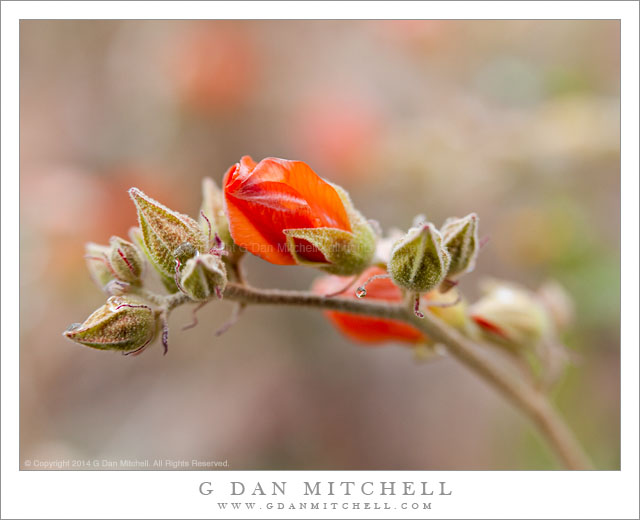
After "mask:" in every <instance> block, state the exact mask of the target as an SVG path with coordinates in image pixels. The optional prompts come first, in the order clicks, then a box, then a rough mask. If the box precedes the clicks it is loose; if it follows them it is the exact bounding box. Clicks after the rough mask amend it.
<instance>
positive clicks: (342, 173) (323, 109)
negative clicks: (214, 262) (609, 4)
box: [20, 20, 620, 470]
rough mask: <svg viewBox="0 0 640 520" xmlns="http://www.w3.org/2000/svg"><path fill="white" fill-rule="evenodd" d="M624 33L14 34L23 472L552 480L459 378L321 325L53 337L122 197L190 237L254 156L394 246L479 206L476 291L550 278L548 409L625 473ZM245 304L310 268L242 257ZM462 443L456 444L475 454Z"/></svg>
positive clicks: (291, 284)
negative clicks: (289, 168) (554, 352)
mask: <svg viewBox="0 0 640 520" xmlns="http://www.w3.org/2000/svg"><path fill="white" fill-rule="evenodd" d="M619 30H620V26H619V23H618V22H616V21H587V20H585V21H533V20H531V21H411V22H406V21H404V22H403V21H202V22H198V21H195V22H194V21H37V20H24V21H22V22H21V30H20V46H21V52H20V89H21V90H20V118H21V121H20V123H21V124H20V144H21V150H20V165H21V171H20V179H21V191H20V219H21V229H20V233H21V240H20V287H21V295H20V296H21V297H20V306H21V308H20V327H21V331H20V339H21V343H20V391H21V393H20V451H21V454H20V456H21V460H25V459H40V460H54V459H100V460H102V459H108V460H110V459H115V460H120V459H124V458H137V459H145V458H148V459H174V460H175V459H187V460H191V459H200V460H225V459H226V460H228V463H229V467H230V468H231V469H237V470H240V469H344V470H347V469H396V470H409V469H412V470H417V469H442V470H455V469H554V468H557V465H556V462H555V460H554V459H553V457H552V455H551V454H550V453H549V452H548V451H547V448H546V447H545V446H544V445H543V444H542V442H541V441H540V439H539V438H538V437H537V435H536V434H535V433H533V430H532V428H531V427H530V425H529V423H528V422H527V421H526V420H525V419H524V418H523V417H521V416H520V415H519V414H518V413H517V412H516V411H515V410H514V409H513V408H512V407H511V405H510V404H509V403H508V402H506V401H505V400H504V399H503V398H502V397H501V396H499V395H497V394H496V393H495V392H494V391H493V390H492V389H490V388H488V387H486V386H485V385H484V383H482V382H481V381H479V380H478V379H477V378H476V377H475V376H473V375H472V374H471V373H469V372H468V371H467V370H466V369H465V368H464V367H462V366H460V365H459V364H458V363H456V362H455V361H454V360H452V359H449V358H443V359H440V360H438V361H434V362H431V363H416V362H415V360H414V358H413V356H412V355H411V352H410V349H406V348H393V346H390V347H389V348H376V349H367V348H359V347H358V346H357V345H356V344H355V343H351V342H350V341H349V340H348V339H346V338H344V337H343V336H341V335H340V334H339V333H338V332H337V331H336V330H335V329H334V328H333V327H332V326H331V325H330V324H329V323H328V322H327V321H326V319H325V317H324V316H323V315H322V313H319V312H316V311H313V310H308V309H295V308H279V307H255V308H249V309H247V310H246V311H245V312H244V314H243V316H242V318H241V320H240V321H239V322H238V323H237V324H236V325H235V326H234V327H233V328H232V329H230V330H229V331H228V332H227V333H226V334H225V335H223V336H221V337H215V336H214V332H215V331H216V330H217V329H218V328H219V327H220V326H221V325H222V324H223V323H224V322H225V321H226V319H227V317H228V315H229V314H230V313H231V310H232V306H231V305H230V304H228V303H226V302H212V303H210V304H209V305H207V306H206V307H205V308H203V309H202V310H201V311H200V312H199V319H200V324H199V326H198V327H197V328H194V329H191V330H187V331H182V330H181V327H182V326H183V325H186V324H188V323H190V322H191V319H192V317H191V309H190V308H188V307H183V308H180V309H177V310H176V311H175V313H174V314H173V315H172V317H171V332H170V346H169V353H168V355H167V356H164V357H163V356H162V349H161V348H160V346H159V345H155V346H153V347H151V348H149V349H148V350H147V351H146V352H145V353H144V355H141V356H137V357H135V358H131V357H124V356H119V355H116V354H113V353H110V352H100V351H95V350H92V349H89V348H83V347H81V346H79V345H77V344H74V343H72V342H70V341H68V340H66V339H65V338H63V336H62V334H61V333H62V331H63V330H64V329H65V328H66V327H67V326H68V325H69V324H70V323H73V322H79V321H82V320H84V319H85V318H86V317H87V316H88V315H89V314H90V313H91V312H92V311H93V310H94V309H96V308H97V307H99V306H100V305H102V303H103V302H104V300H105V295H104V294H102V293H100V292H99V291H98V289H97V288H96V287H94V285H93V284H92V282H91V280H90V278H89V275H88V273H87V272H86V269H85V261H84V258H83V255H84V243H85V242H86V241H94V242H98V243H106V242H107V241H108V239H109V237H110V236H111V235H112V234H118V235H120V236H126V233H127V230H128V229H129V227H130V226H133V225H135V224H136V221H135V211H134V208H133V204H132V203H131V201H130V199H129V197H128V195H127V191H126V190H127V189H128V188H129V187H131V186H136V187H137V188H139V189H141V190H143V191H144V192H145V193H147V194H148V195H149V196H151V197H153V198H155V199H157V200H159V201H161V202H162V203H164V204H166V205H167V206H169V207H171V208H172V209H175V210H177V211H180V212H183V213H188V214H190V215H191V216H193V217H197V214H198V210H199V207H200V182H201V179H202V177H204V176H211V177H213V178H214V179H215V180H216V181H217V182H218V183H219V184H220V183H221V181H222V176H223V174H224V172H225V171H226V170H227V169H228V168H229V166H230V165H232V164H234V163H235V162H237V160H238V158H239V157H242V156H243V155H251V156H253V157H254V158H262V157H270V156H271V157H285V158H289V159H298V160H302V161H305V162H307V163H308V164H309V166H310V167H311V168H312V169H313V170H314V171H316V172H317V173H318V174H319V175H321V176H322V177H324V178H326V179H327V180H329V181H332V182H336V183H338V184H340V185H342V186H343V187H344V188H346V189H348V190H349V192H350V194H351V197H352V198H353V200H354V204H355V206H356V207H357V208H358V209H359V210H360V211H362V213H363V214H364V215H366V216H367V217H369V218H373V219H377V220H378V221H379V222H380V224H381V225H382V227H383V228H384V229H385V230H387V229H389V228H390V227H393V226H396V227H400V228H402V229H407V228H408V227H409V226H410V224H411V221H412V219H413V217H414V216H415V215H416V214H418V213H425V214H426V215H427V216H428V218H429V220H431V221H433V222H435V223H436V224H437V225H440V224H441V223H442V222H443V221H444V219H445V218H446V217H449V216H461V215H466V214H468V213H470V212H472V211H474V212H476V213H478V215H479V216H480V219H481V225H480V231H481V234H482V235H484V236H489V237H490V241H489V243H488V244H487V246H486V247H485V248H484V249H483V250H482V253H481V255H480V259H479V262H478V266H477V269H476V271H475V272H474V273H473V274H471V275H468V276H467V277H465V278H464V280H463V281H462V283H461V285H460V290H461V291H462V293H463V294H464V295H465V298H466V299H467V300H468V301H471V302H472V301H473V300H474V299H476V298H477V296H478V291H477V283H478V281H479V280H480V279H481V278H482V277H483V276H489V275H490V276H494V277H499V278H505V279H511V280H514V281H516V282H519V283H522V284H525V285H529V286H531V287H533V288H535V287H538V286H539V285H540V284H541V283H542V282H544V281H545V280H547V279H548V278H553V279H556V280H558V281H559V282H560V283H561V284H563V285H564V286H565V287H566V288H567V289H568V291H569V292H570V293H571V295H572V296H573V298H574V300H575V302H576V305H577V308H576V322H575V324H574V326H573V328H572V329H571V330H570V332H569V333H568V334H567V336H566V337H565V338H564V339H565V341H566V343H567V345H568V346H569V348H570V349H572V350H573V351H574V352H575V354H576V356H575V358H576V359H577V361H576V363H575V365H574V366H573V367H572V368H571V369H570V370H569V372H568V373H567V375H566V377H565V378H564V379H563V380H562V382H561V383H560V384H559V386H558V388H557V389H556V391H555V398H556V401H557V403H558V405H559V407H560V408H561V410H562V412H563V413H564V414H565V415H566V417H567V418H568V421H569V423H570V424H571V426H572V428H573V429H574V430H575V431H576V434H577V436H578V438H579V439H580V440H581V441H582V442H583V444H584V445H585V447H586V449H587V451H588V452H589V454H590V455H591V456H592V458H593V459H594V462H595V465H596V467H598V468H599V469H617V468H619V467H620V454H619V453H620V440H619V439H620V406H619V405H620V370H619V369H620V335H619V316H620V307H619V290H620V269H619V261H620V255H619V247H620V227H619V210H620V175H619V169H620V165H619V122H620V111H619V89H620V84H619V73H620V61H619V58H620V48H619V38H620V33H619ZM246 268H247V272H248V278H249V281H250V283H252V284H254V285H256V286H260V287H279V288H291V289H308V288H309V287H310V286H311V284H312V282H313V280H314V278H316V277H318V276H320V275H321V273H319V272H317V271H314V270H312V269H306V268H302V267H292V266H277V265H271V264H268V263H267V262H264V261H261V260H260V259H258V258H255V257H252V258H249V259H248V261H247V263H246ZM470 432H471V433H470Z"/></svg>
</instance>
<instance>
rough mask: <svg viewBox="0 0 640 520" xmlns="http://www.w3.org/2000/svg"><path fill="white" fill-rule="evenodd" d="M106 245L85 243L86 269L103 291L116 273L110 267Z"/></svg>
mask: <svg viewBox="0 0 640 520" xmlns="http://www.w3.org/2000/svg"><path fill="white" fill-rule="evenodd" d="M109 252H110V249H109V247H108V246H102V245H100V244H94V243H93V242H89V243H88V244H85V256H84V257H85V259H86V261H87V269H88V270H89V274H90V275H91V279H92V280H93V281H94V282H95V284H96V285H97V286H98V287H99V288H100V289H102V290H103V291H106V290H107V285H108V284H109V282H111V281H112V280H115V279H116V274H115V272H114V271H113V269H112V268H111V264H110V262H109Z"/></svg>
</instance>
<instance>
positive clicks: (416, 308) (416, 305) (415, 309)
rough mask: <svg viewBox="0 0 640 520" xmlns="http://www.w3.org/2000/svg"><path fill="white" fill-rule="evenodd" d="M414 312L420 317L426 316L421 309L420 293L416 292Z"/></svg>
mask: <svg viewBox="0 0 640 520" xmlns="http://www.w3.org/2000/svg"><path fill="white" fill-rule="evenodd" d="M413 313H414V314H415V315H416V316H417V317H418V318H424V314H423V313H422V312H421V311H420V295H419V294H416V295H415V297H414V300H413Z"/></svg>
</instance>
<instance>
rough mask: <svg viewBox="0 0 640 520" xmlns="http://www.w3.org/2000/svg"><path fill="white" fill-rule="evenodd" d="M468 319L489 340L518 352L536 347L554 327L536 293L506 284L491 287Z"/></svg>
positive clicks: (471, 309)
mask: <svg viewBox="0 0 640 520" xmlns="http://www.w3.org/2000/svg"><path fill="white" fill-rule="evenodd" d="M469 315H470V316H471V319H472V320H473V321H474V322H475V323H476V324H477V325H478V326H479V327H480V329H481V331H482V332H483V335H484V336H485V338H486V339H488V340H490V341H492V342H493V343H497V344H499V345H502V346H505V347H508V348H510V349H512V350H516V351H519V350H521V349H523V348H524V349H527V348H533V347H535V346H537V344H538V343H539V342H540V341H541V340H542V339H543V338H544V336H545V335H546V334H547V333H548V332H549V331H550V326H551V323H550V321H549V317H548V314H547V312H546V310H545V308H544V306H543V305H542V303H541V302H540V301H539V300H538V298H537V297H536V296H535V295H534V294H533V293H531V292H529V291H527V290H525V289H522V288H519V287H517V286H514V285H511V284H506V283H493V284H489V285H488V286H487V290H486V294H485V296H484V297H483V298H481V299H480V300H479V301H477V302H476V303H474V304H473V305H472V306H471V307H469Z"/></svg>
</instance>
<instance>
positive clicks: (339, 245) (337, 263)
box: [283, 184, 376, 276]
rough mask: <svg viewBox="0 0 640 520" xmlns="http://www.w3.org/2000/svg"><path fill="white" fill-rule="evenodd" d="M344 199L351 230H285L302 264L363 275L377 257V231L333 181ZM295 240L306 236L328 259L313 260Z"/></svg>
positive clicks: (295, 255)
mask: <svg viewBox="0 0 640 520" xmlns="http://www.w3.org/2000/svg"><path fill="white" fill-rule="evenodd" d="M331 186H333V188H334V189H335V190H336V192H337V193H338V196H339V197H340V199H341V200H342V203H343V205H344V208H345V210H346V212H347V216H348V217H349V223H350V225H351V231H350V232H349V231H344V230H341V229H335V228H300V229H285V230H283V233H284V234H285V235H286V237H287V247H288V249H289V252H290V253H291V255H292V256H293V258H294V259H295V260H296V262H297V263H298V264H300V265H309V266H312V267H317V268H319V269H322V270H323V271H326V272H327V273H331V274H337V275H341V276H349V275H354V274H359V273H361V272H362V271H364V270H365V269H366V268H367V267H369V265H371V261H372V259H373V255H374V253H375V250H376V233H375V231H374V229H373V227H372V226H371V224H370V223H369V221H368V220H367V219H365V218H364V216H363V215H362V214H361V213H360V212H359V211H358V210H357V209H355V208H354V207H353V203H352V202H351V198H350V197H349V194H348V193H347V192H346V191H345V190H343V189H342V188H341V187H340V186H336V185H335V184H331ZM294 239H303V240H306V241H307V242H309V243H311V244H312V245H313V246H315V247H316V248H318V249H319V250H320V252H321V253H322V254H323V256H324V257H325V258H326V260H327V262H311V261H309V260H305V259H304V258H302V257H301V256H300V255H299V254H298V252H297V251H296V243H295V240H294Z"/></svg>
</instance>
